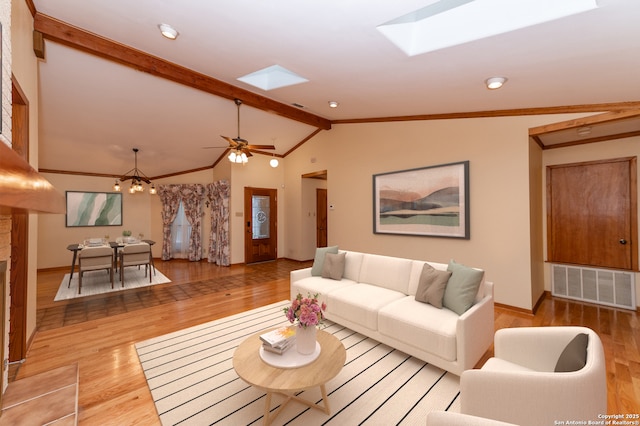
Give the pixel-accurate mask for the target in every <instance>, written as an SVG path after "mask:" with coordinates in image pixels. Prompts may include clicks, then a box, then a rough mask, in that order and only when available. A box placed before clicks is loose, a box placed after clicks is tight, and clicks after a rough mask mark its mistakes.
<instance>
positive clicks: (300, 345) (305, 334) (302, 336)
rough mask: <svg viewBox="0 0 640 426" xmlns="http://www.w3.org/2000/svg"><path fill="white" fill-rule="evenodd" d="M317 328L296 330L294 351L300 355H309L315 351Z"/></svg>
mask: <svg viewBox="0 0 640 426" xmlns="http://www.w3.org/2000/svg"><path fill="white" fill-rule="evenodd" d="M317 331H318V328H317V327H314V326H309V327H298V328H296V349H297V350H298V353H299V354H301V355H311V354H312V353H313V351H315V350H316V333H317Z"/></svg>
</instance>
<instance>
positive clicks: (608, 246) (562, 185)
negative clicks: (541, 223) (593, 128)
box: [547, 157, 638, 270]
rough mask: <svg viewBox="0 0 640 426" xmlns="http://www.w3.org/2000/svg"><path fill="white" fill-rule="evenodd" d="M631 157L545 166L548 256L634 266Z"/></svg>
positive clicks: (561, 260)
mask: <svg viewBox="0 0 640 426" xmlns="http://www.w3.org/2000/svg"><path fill="white" fill-rule="evenodd" d="M636 186H637V183H636V158H635V157H633V158H621V159H614V160H605V161H593V162H585V163H575V164H564V165H558V166H550V167H548V168H547V242H548V246H547V251H548V258H549V261H550V262H557V263H570V264H579V265H588V266H597V267H605V268H614V269H626V270H637V268H638V250H637V206H636V199H637V196H636V194H637V189H636Z"/></svg>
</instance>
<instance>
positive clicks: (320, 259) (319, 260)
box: [311, 246, 338, 277]
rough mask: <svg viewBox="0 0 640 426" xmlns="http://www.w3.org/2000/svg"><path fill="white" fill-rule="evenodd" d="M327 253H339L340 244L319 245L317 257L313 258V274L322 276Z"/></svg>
mask: <svg viewBox="0 0 640 426" xmlns="http://www.w3.org/2000/svg"><path fill="white" fill-rule="evenodd" d="M327 253H338V246H331V247H318V248H317V249H316V257H315V258H314V259H313V266H312V267H311V275H312V276H314V277H321V276H322V267H323V266H324V255H325V254H327Z"/></svg>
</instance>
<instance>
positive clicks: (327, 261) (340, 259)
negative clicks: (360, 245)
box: [322, 252, 346, 280]
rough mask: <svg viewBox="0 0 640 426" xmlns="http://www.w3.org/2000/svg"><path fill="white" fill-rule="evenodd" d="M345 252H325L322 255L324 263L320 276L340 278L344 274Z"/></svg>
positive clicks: (333, 278)
mask: <svg viewBox="0 0 640 426" xmlns="http://www.w3.org/2000/svg"><path fill="white" fill-rule="evenodd" d="M345 255H346V253H345V252H342V253H326V254H325V255H324V265H323V266H322V278H330V279H332V280H341V279H342V275H343V274H344V261H345Z"/></svg>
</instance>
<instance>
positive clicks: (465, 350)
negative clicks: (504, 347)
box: [456, 282, 495, 373]
mask: <svg viewBox="0 0 640 426" xmlns="http://www.w3.org/2000/svg"><path fill="white" fill-rule="evenodd" d="M485 286H486V287H485V296H484V297H483V298H482V300H480V301H479V302H477V303H476V304H474V305H473V306H472V307H471V308H469V310H468V311H467V312H465V313H464V314H462V315H460V318H458V324H457V326H456V337H457V359H458V363H459V364H460V368H461V369H460V373H462V371H463V370H468V369H470V368H473V367H474V366H475V364H476V363H477V362H478V361H479V360H480V358H482V356H483V355H484V353H485V352H486V351H487V349H489V347H490V346H491V344H492V343H493V335H494V333H495V328H494V310H493V283H491V282H485Z"/></svg>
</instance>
